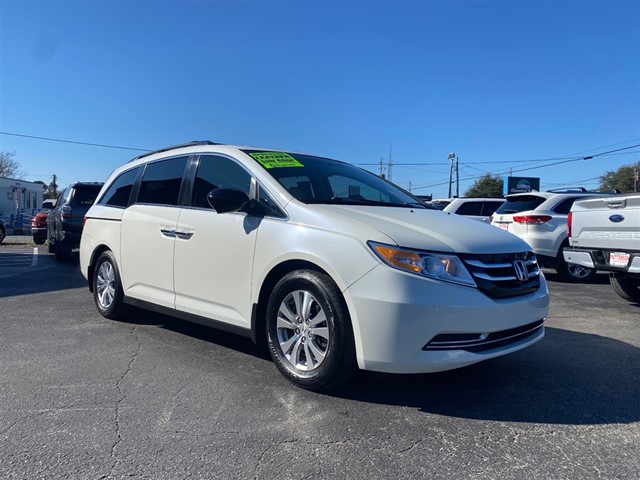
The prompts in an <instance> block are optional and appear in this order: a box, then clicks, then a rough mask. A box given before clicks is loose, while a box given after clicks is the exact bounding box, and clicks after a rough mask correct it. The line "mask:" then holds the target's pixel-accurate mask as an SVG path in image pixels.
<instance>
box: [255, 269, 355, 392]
mask: <svg viewBox="0 0 640 480" xmlns="http://www.w3.org/2000/svg"><path fill="white" fill-rule="evenodd" d="M267 340H268V344H269V350H270V353H271V357H272V358H273V361H274V363H275V364H276V366H277V367H278V370H280V373H282V374H283V375H284V376H285V377H286V378H288V379H289V380H290V381H291V382H293V383H294V384H296V385H298V386H299V387H302V388H305V389H308V390H316V391H321V390H328V389H330V388H333V387H336V386H337V385H339V384H341V383H343V382H345V381H346V380H347V379H348V378H349V376H350V375H351V374H352V373H353V372H354V371H355V370H356V360H355V346H354V340H353V330H352V327H351V319H350V317H349V312H348V310H347V307H346V304H345V302H344V298H343V297H342V294H341V293H340V290H339V289H338V287H337V286H336V284H335V283H334V282H333V281H332V280H331V279H330V278H329V277H328V276H326V275H324V274H321V273H318V272H315V271H312V270H297V271H294V272H291V273H289V274H287V275H285V276H284V277H283V278H282V279H281V280H280V281H279V282H278V284H277V285H276V287H275V288H274V290H273V292H272V294H271V296H270V298H269V303H268V305H267Z"/></svg>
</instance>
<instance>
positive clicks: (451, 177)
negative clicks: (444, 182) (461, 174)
mask: <svg viewBox="0 0 640 480" xmlns="http://www.w3.org/2000/svg"><path fill="white" fill-rule="evenodd" d="M454 158H456V154H455V153H450V154H449V155H448V156H447V159H448V160H449V164H450V165H449V197H448V198H451V183H452V182H453V159H454Z"/></svg>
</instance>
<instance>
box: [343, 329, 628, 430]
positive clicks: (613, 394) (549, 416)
mask: <svg viewBox="0 0 640 480" xmlns="http://www.w3.org/2000/svg"><path fill="white" fill-rule="evenodd" d="M639 372H640V349H639V348H637V347H635V346H633V345H630V344H628V343H625V342H621V341H619V340H614V339H611V338H606V337H602V336H599V335H592V334H587V333H579V332H573V331H568V330H562V329H558V328H549V327H547V330H546V336H545V338H544V339H543V340H542V341H541V342H540V343H538V344H536V345H534V346H533V347H530V348H528V349H526V350H523V351H521V352H517V353H515V354H512V355H507V356H505V357H501V358H497V359H494V360H488V361H486V362H481V363H478V364H475V365H472V366H470V367H466V368H462V369H458V370H452V371H449V372H442V373H436V374H427V375H408V376H405V375H389V374H381V373H378V374H376V373H365V374H363V375H361V378H360V379H359V380H358V381H357V382H356V384H355V385H352V386H350V387H349V388H348V389H345V390H343V391H342V392H340V396H342V397H343V398H349V399H352V400H358V401H363V402H372V403H382V404H387V405H397V406H403V407H413V408H417V409H419V410H421V411H423V412H425V413H432V414H438V415H446V416H451V417H461V418H473V419H477V420H498V421H505V422H528V423H549V424H571V425H594V424H608V423H633V422H637V421H639V420H640V409H638V398H640V381H639V380H640V377H639Z"/></svg>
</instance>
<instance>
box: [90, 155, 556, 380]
mask: <svg viewBox="0 0 640 480" xmlns="http://www.w3.org/2000/svg"><path fill="white" fill-rule="evenodd" d="M80 269H81V271H82V274H83V275H84V277H85V278H86V279H87V281H88V284H89V289H90V290H91V291H92V292H93V296H94V300H95V304H96V306H97V309H98V311H99V312H100V314H101V315H103V316H104V317H106V318H121V317H123V316H125V315H126V313H127V309H128V306H130V305H136V306H139V307H144V308H148V309H150V310H153V311H156V312H163V313H166V314H169V315H173V316H177V317H180V318H183V319H187V320H191V321H196V322H200V323H204V324H207V325H213V326H217V327H220V328H223V329H226V330H230V331H233V332H237V333H240V334H242V335H246V336H248V337H250V338H252V339H253V340H254V341H255V342H256V343H259V344H266V345H268V347H269V351H270V353H271V357H272V359H273V361H274V363H275V365H276V366H277V368H278V369H279V370H280V372H281V373H282V374H283V375H284V376H285V377H286V378H288V379H289V380H291V381H292V382H294V383H295V384H296V385H298V386H300V387H303V388H307V389H312V390H325V389H328V388H331V387H333V386H335V385H338V384H340V383H342V382H344V381H346V380H347V378H348V377H349V376H350V374H351V373H353V371H354V370H355V369H356V367H359V368H362V369H366V370H374V371H382V372H395V373H419V372H436V371H442V370H449V369H453V368H458V367H463V366H466V365H470V364H472V363H476V362H479V361H482V360H486V359H489V358H493V357H497V356H500V355H504V354H507V353H511V352H515V351H517V350H520V349H522V348H525V347H527V346H529V345H532V344H533V343H535V342H537V341H539V340H540V339H541V338H542V337H543V336H544V318H545V317H546V315H547V313H548V304H549V299H548V290H547V285H546V282H545V279H544V276H543V275H542V274H541V273H540V270H539V268H538V265H537V262H536V257H535V255H534V254H533V253H532V252H531V250H530V247H529V246H528V245H527V244H526V243H525V242H524V241H522V240H521V239H519V238H517V237H515V236H514V235H510V234H508V233H505V232H503V231H501V230H499V229H497V228H493V227H491V226H489V225H485V224H482V223H480V222H469V221H467V220H465V219H463V218H461V217H458V216H455V215H446V214H444V213H442V212H439V211H434V210H431V209H429V208H426V207H425V206H424V205H422V204H421V203H420V202H417V199H416V198H415V197H413V196H411V195H410V194H408V193H407V192H405V191H403V190H401V189H399V188H398V187H396V186H395V185H393V184H392V183H390V182H388V181H386V180H384V179H381V178H380V177H378V176H377V175H374V174H373V173H370V172H367V171H365V170H362V169H359V168H357V167H355V166H353V165H350V164H347V163H343V162H339V161H336V160H331V159H327V158H321V157H315V156H311V155H304V154H299V153H289V152H282V151H272V150H268V149H260V148H251V147H234V146H229V145H218V144H213V143H211V142H194V143H191V144H186V145H183V146H178V147H172V148H169V149H163V150H159V151H157V152H153V153H150V154H147V155H143V156H141V157H137V158H136V159H134V160H133V161H131V162H129V163H127V164H126V165H124V166H122V167H120V168H118V169H117V170H116V171H115V172H113V173H112V174H111V176H110V177H109V179H108V180H107V182H106V183H105V186H104V188H103V189H102V191H101V192H100V194H99V196H98V198H97V200H96V203H95V205H93V206H92V207H91V209H90V210H89V211H88V212H87V214H86V222H85V227H84V231H83V233H82V241H81V244H80Z"/></svg>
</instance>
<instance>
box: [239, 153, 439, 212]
mask: <svg viewBox="0 0 640 480" xmlns="http://www.w3.org/2000/svg"><path fill="white" fill-rule="evenodd" d="M243 151H244V152H245V153H246V154H247V155H249V156H250V157H252V158H253V159H254V160H255V161H256V162H257V163H258V164H260V165H261V166H262V167H263V168H264V169H265V170H266V171H267V172H269V174H270V175H271V176H272V177H273V178H275V179H276V180H277V181H278V182H279V183H280V184H281V185H282V186H283V187H285V188H286V189H287V190H289V192H290V193H291V194H292V195H293V196H294V197H296V198H297V199H298V200H300V201H301V202H304V203H307V204H318V203H324V204H339V205H373V206H393V207H411V208H428V207H427V206H426V205H425V204H424V203H422V202H420V200H419V199H417V198H415V197H414V196H413V195H411V194H409V193H408V192H405V191H404V190H402V189H401V188H399V187H397V186H395V185H394V184H392V183H391V182H388V181H386V180H384V179H382V178H380V177H378V176H377V175H375V174H373V173H371V172H368V171H366V170H363V169H361V168H358V167H355V166H353V165H350V164H348V163H344V162H339V161H337V160H331V159H328V158H321V157H313V156H309V155H302V154H299V153H285V152H269V151H267V152H265V151H257V150H243Z"/></svg>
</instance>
